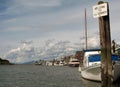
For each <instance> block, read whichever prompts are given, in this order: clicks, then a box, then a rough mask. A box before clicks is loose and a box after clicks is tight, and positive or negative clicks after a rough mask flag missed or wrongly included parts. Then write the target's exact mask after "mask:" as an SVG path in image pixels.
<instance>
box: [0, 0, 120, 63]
mask: <svg viewBox="0 0 120 87" xmlns="http://www.w3.org/2000/svg"><path fill="white" fill-rule="evenodd" d="M98 1H99V0H0V56H1V57H3V56H4V55H6V54H7V53H9V52H11V51H12V52H13V50H14V51H15V49H16V50H17V51H18V50H20V49H19V48H20V47H21V49H22V48H23V46H24V45H25V43H27V44H29V43H32V45H33V46H34V47H43V46H45V44H46V42H48V41H49V40H53V39H54V41H58V42H59V41H63V42H64V41H69V43H70V44H74V45H78V44H80V43H83V40H82V39H83V37H84V9H85V8H86V10H87V27H88V37H89V44H90V46H92V45H93V46H97V45H99V35H98V34H99V25H98V19H97V18H93V11H92V7H93V6H94V5H96V4H97V3H98ZM104 1H105V2H109V5H110V23H111V25H110V26H111V38H112V39H114V40H115V41H116V42H117V43H120V38H119V37H120V30H119V28H120V24H119V23H120V22H119V21H120V20H119V18H120V6H119V5H120V4H119V3H120V1H119V0H104ZM54 43H55V42H54ZM21 44H22V45H21ZM27 47H28V46H27ZM80 48H83V46H82V45H81V46H79V49H80ZM23 61H24V59H23Z"/></svg>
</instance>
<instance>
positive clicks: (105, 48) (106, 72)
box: [98, 1, 113, 87]
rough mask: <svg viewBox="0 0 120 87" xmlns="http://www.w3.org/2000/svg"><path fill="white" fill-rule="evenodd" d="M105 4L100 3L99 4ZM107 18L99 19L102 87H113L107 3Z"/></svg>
mask: <svg viewBox="0 0 120 87" xmlns="http://www.w3.org/2000/svg"><path fill="white" fill-rule="evenodd" d="M103 3H105V2H103V1H100V2H98V4H99V5H100V4H103ZM107 11H108V15H107V16H102V17H99V29H100V44H101V57H102V59H101V79H102V87H112V82H113V78H112V58H111V35H110V20H109V5H108V3H107Z"/></svg>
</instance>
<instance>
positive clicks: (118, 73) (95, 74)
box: [80, 64, 120, 81]
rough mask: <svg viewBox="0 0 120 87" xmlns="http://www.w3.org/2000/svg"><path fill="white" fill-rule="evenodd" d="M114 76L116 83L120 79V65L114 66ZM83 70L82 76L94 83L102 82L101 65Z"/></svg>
mask: <svg viewBox="0 0 120 87" xmlns="http://www.w3.org/2000/svg"><path fill="white" fill-rule="evenodd" d="M113 68H114V69H113V71H112V76H113V81H116V80H117V79H118V78H119V77H120V64H116V65H114V66H113ZM80 70H81V76H82V77H83V78H85V79H88V80H92V81H101V69H100V65H96V66H91V67H87V68H84V69H80Z"/></svg>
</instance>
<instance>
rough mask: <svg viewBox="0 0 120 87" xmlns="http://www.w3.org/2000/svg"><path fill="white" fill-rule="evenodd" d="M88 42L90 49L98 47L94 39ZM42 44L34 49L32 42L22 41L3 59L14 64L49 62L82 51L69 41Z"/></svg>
mask: <svg viewBox="0 0 120 87" xmlns="http://www.w3.org/2000/svg"><path fill="white" fill-rule="evenodd" d="M90 42H91V43H89V44H90V45H91V47H93V46H94V48H95V46H97V47H98V44H97V41H96V39H95V38H91V39H90ZM44 43H45V44H44V46H42V47H36V46H34V42H31V41H28V42H27V41H24V42H23V43H22V44H21V46H19V47H18V48H15V49H11V50H10V51H9V52H8V53H7V55H6V56H5V58H6V59H8V60H10V61H11V62H14V63H23V62H29V61H36V60H39V59H44V60H46V59H47V60H51V59H55V58H61V57H64V56H68V55H71V54H75V52H76V51H77V50H80V49H82V48H81V45H79V43H78V44H77V43H76V44H74V43H71V42H70V41H61V40H60V41H58V40H55V39H49V40H46V41H45V42H44Z"/></svg>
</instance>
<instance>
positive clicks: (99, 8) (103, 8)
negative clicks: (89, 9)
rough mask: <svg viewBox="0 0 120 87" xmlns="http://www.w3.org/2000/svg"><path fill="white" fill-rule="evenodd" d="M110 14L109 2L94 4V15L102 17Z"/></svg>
mask: <svg viewBox="0 0 120 87" xmlns="http://www.w3.org/2000/svg"><path fill="white" fill-rule="evenodd" d="M106 15H108V12H107V3H103V4H100V5H95V6H93V17H94V18H97V17H102V16H106Z"/></svg>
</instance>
